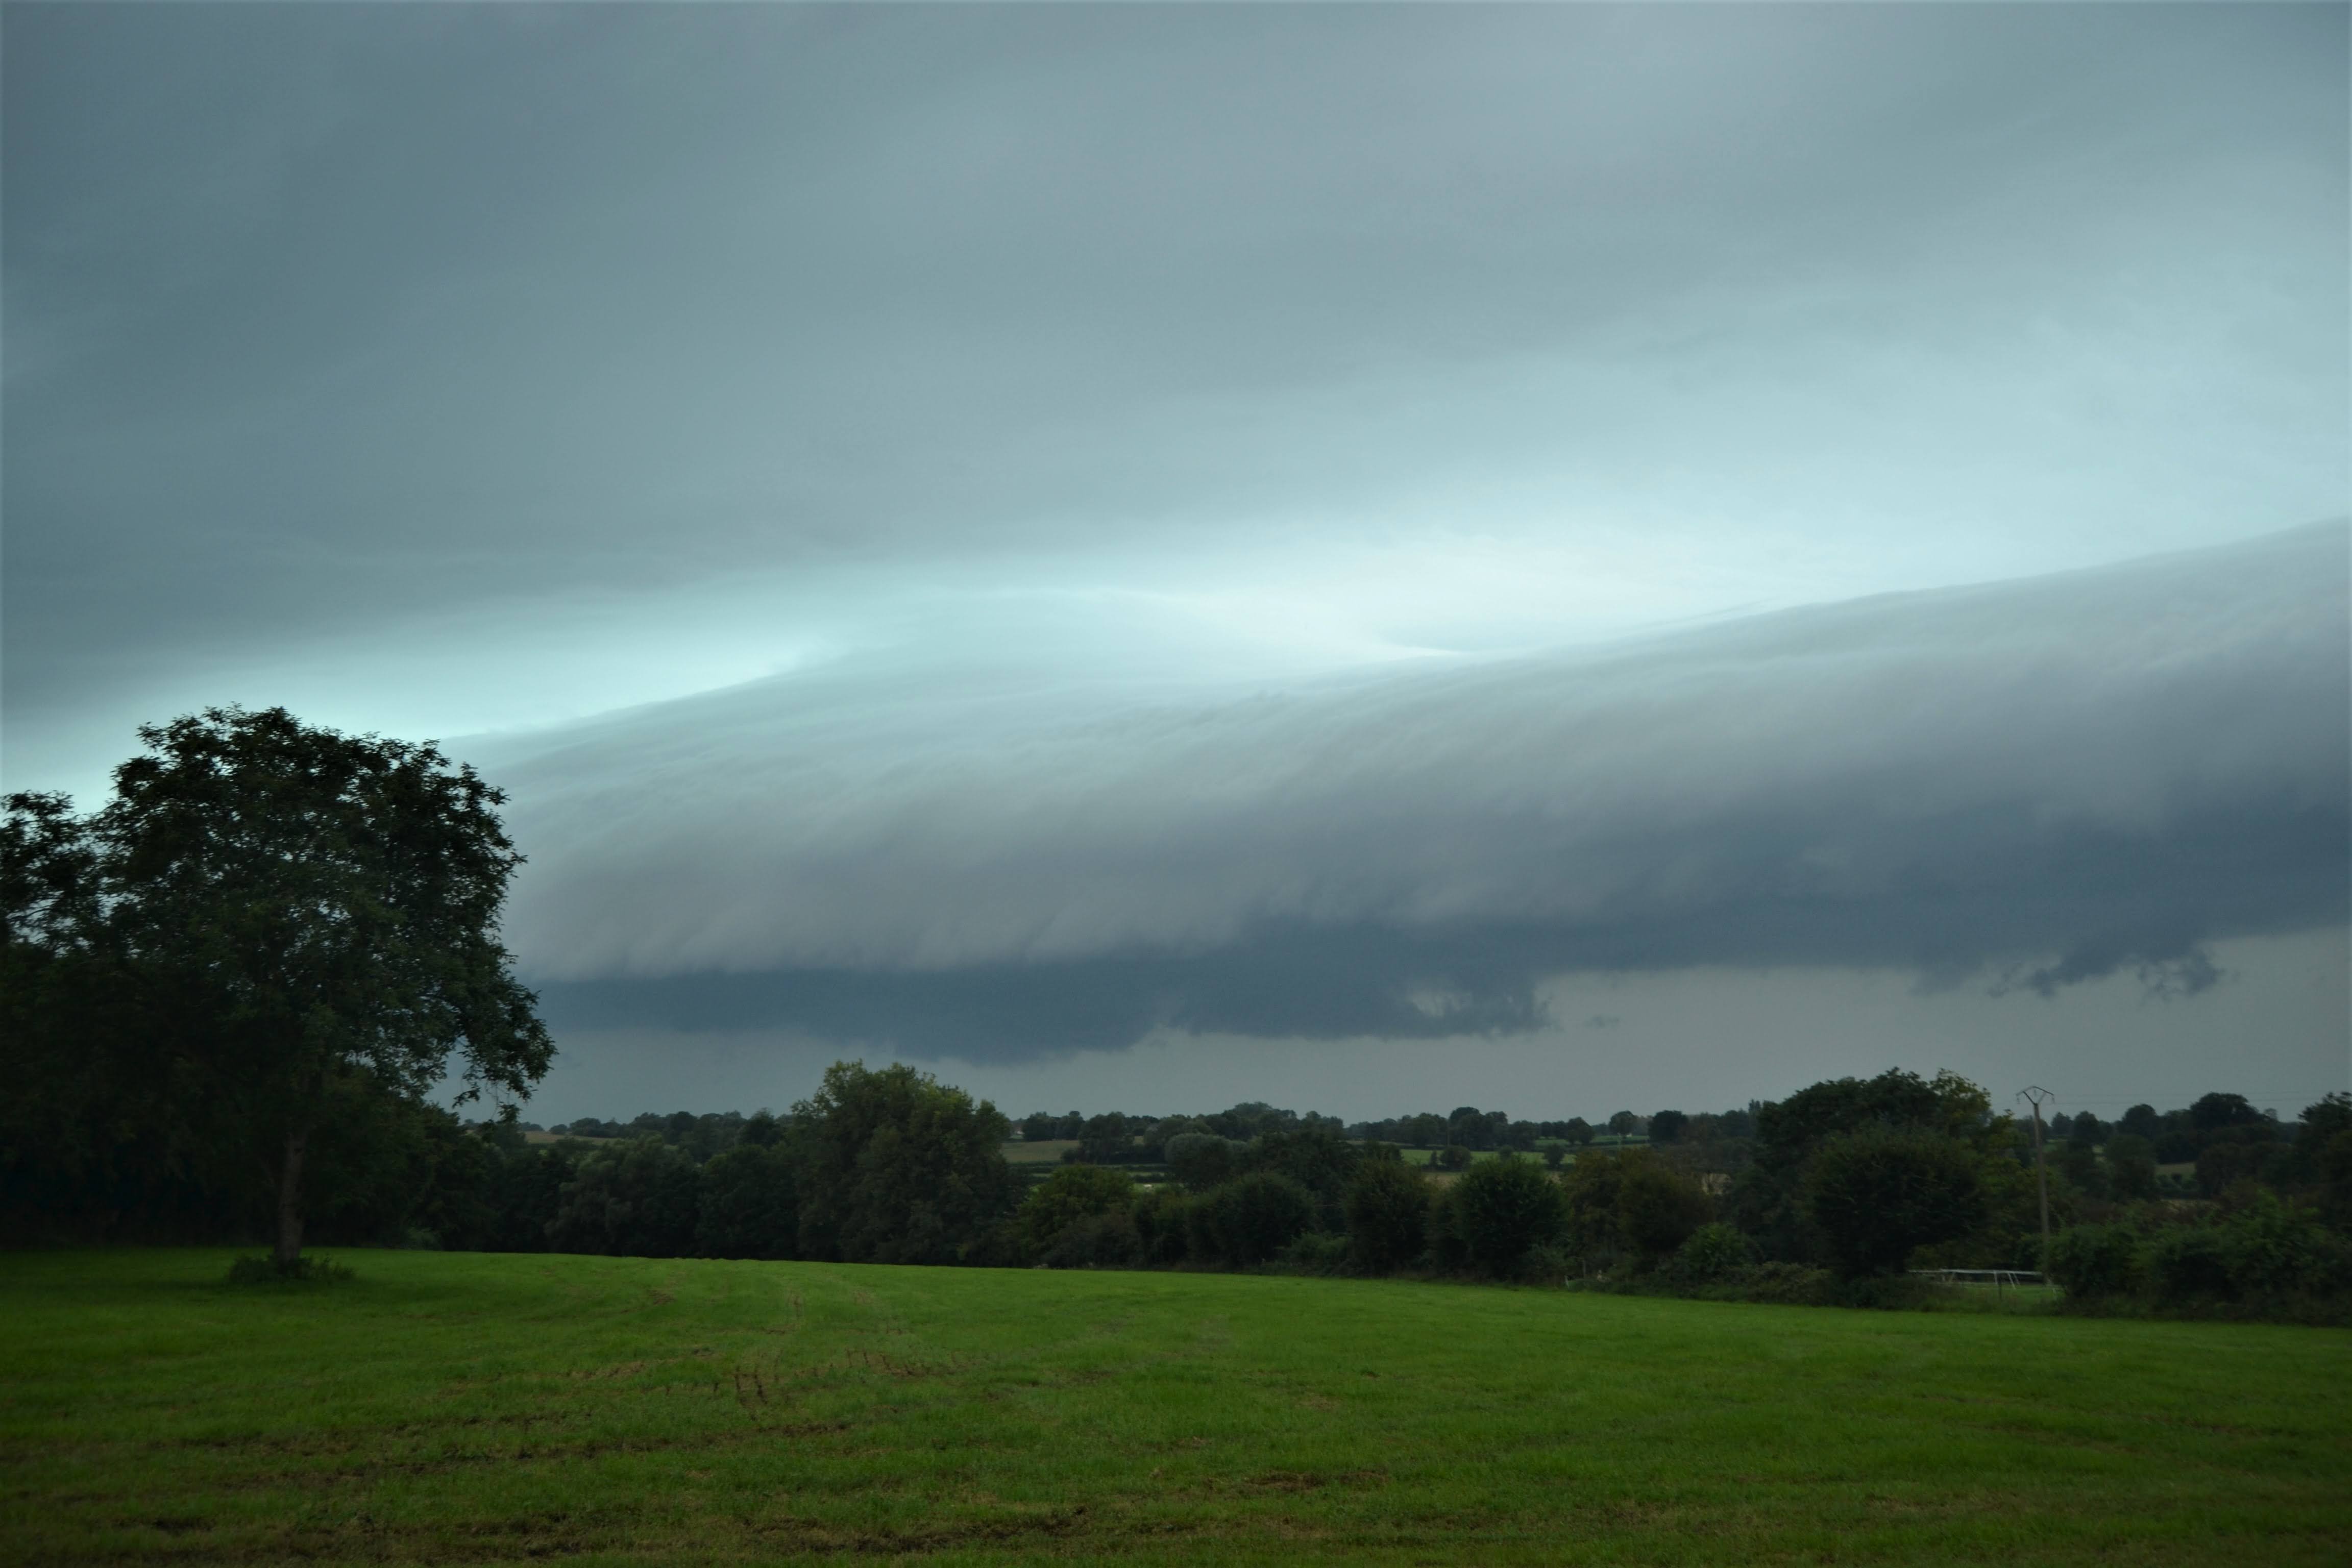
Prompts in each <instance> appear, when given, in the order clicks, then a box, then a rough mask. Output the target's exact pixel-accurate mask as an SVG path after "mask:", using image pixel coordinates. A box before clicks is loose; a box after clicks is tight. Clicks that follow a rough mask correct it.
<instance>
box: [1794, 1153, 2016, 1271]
mask: <svg viewBox="0 0 2352 1568" xmlns="http://www.w3.org/2000/svg"><path fill="white" fill-rule="evenodd" d="M1806 1196H1807V1200H1808V1205H1809V1208H1810V1211H1811V1216H1812V1219H1813V1222H1814V1224H1816V1225H1818V1226H1820V1227H1821V1229H1822V1235H1823V1237H1825V1238H1826V1240H1827V1242H1828V1245H1829V1252H1830V1258H1831V1259H1832V1261H1833V1262H1834V1263H1835V1264H1836V1265H1837V1267H1838V1269H1839V1271H1840V1272H1841V1273H1843V1274H1844V1275H1846V1276H1847V1277H1849V1278H1852V1277H1853V1276H1857V1275H1864V1274H1891V1273H1894V1272H1895V1271H1896V1270H1898V1269H1900V1268H1902V1267H1903V1265H1904V1263H1905V1261H1906V1259H1908V1258H1910V1256H1911V1254H1912V1252H1913V1251H1914V1250H1916V1248H1918V1247H1928V1246H1933V1245H1934V1244H1935V1243H1937V1242H1940V1241H1950V1240H1953V1239H1955V1238H1956V1237H1962V1236H1966V1235H1967V1234H1968V1233H1969V1231H1970V1230H1971V1229H1973V1228H1974V1227H1975V1226H1977V1224H1978V1223H1979V1221H1980V1220H1981V1219H1982V1218H1983V1217H1984V1208H1985V1205H1984V1194H1983V1190H1982V1187H1981V1184H1980V1183H1979V1180H1978V1175H1977V1163H1976V1159H1975V1156H1974V1155H1973V1154H1972V1153H1971V1152H1970V1151H1969V1149H1968V1148H1967V1147H1966V1146H1965V1145H1963V1144H1962V1143H1961V1142H1959V1141H1958V1140H1957V1139H1955V1138H1952V1137H1950V1136H1948V1135H1946V1134H1943V1133H1940V1132H1932V1131H1895V1130H1893V1129H1889V1128H1870V1129H1865V1130H1864V1131H1859V1132H1850V1133H1846V1134H1844V1135H1843V1136H1840V1137H1836V1138H1832V1139H1831V1140H1830V1141H1829V1142H1826V1143H1824V1144H1823V1145H1822V1148H1821V1150H1820V1152H1818V1153H1817V1154H1816V1155H1815V1157H1814V1160H1813V1164H1812V1170H1811V1176H1810V1178H1809V1181H1808V1184H1807V1194H1806Z"/></svg>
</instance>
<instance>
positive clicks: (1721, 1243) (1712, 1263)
mask: <svg viewBox="0 0 2352 1568" xmlns="http://www.w3.org/2000/svg"><path fill="white" fill-rule="evenodd" d="M1755 1261H1756V1244H1755V1243H1754V1242H1752V1241H1750V1240H1748V1237H1746V1235H1744V1234H1743V1233H1742V1232H1741V1231H1740V1230H1739V1228H1738V1226H1729V1225H1725V1224H1722V1223H1721V1222H1720V1221H1718V1222H1716V1223H1714V1224H1709V1225H1703V1226H1699V1227H1698V1228H1697V1229H1696V1230H1694V1231H1692V1232H1691V1233H1690V1235H1689V1236H1688V1237H1685V1238H1684V1241H1683V1244H1682V1246H1681V1247H1677V1248H1676V1249H1675V1256H1674V1260H1673V1261H1672V1262H1671V1263H1670V1264H1668V1265H1667V1268H1668V1271H1669V1272H1670V1273H1671V1274H1672V1275H1673V1276H1674V1278H1675V1279H1677V1280H1679V1281H1681V1282H1682V1283H1684V1284H1688V1285H1712V1284H1715V1283H1717V1282H1719V1281H1721V1280H1725V1279H1730V1278H1732V1277H1733V1276H1734V1275H1737V1274H1738V1272H1739V1271H1740V1270H1741V1269H1743V1268H1747V1267H1748V1266H1749V1265H1750V1264H1752V1263H1754V1262H1755Z"/></svg>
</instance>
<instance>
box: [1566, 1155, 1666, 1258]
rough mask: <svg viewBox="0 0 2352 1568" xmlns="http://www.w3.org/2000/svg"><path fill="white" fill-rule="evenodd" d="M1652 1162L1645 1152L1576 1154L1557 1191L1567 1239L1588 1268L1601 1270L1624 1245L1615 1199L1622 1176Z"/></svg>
mask: <svg viewBox="0 0 2352 1568" xmlns="http://www.w3.org/2000/svg"><path fill="white" fill-rule="evenodd" d="M1652 1158H1654V1156H1653V1155H1652V1154H1651V1153H1650V1152H1649V1151H1647V1150H1646V1149H1628V1150H1616V1151H1612V1152H1605V1153H1602V1152H1588V1153H1583V1154H1579V1155H1578V1156H1577V1157H1576V1163H1575V1164H1573V1165H1570V1167H1569V1168H1568V1174H1567V1176H1566V1177H1565V1178H1564V1179H1563V1183H1562V1185H1561V1188H1560V1196H1561V1201H1562V1203H1563V1204H1564V1205H1565V1207H1566V1212H1567V1220H1566V1229H1567V1235H1568V1238H1569V1240H1570V1243H1571V1244H1572V1245H1573V1246H1574V1247H1575V1248H1576V1250H1577V1251H1578V1252H1580V1254H1582V1255H1583V1257H1584V1258H1585V1260H1586V1262H1587V1263H1588V1264H1595V1265H1603V1266H1605V1265H1607V1264H1610V1263H1613V1262H1614V1261H1615V1260H1616V1258H1617V1253H1618V1250H1619V1248H1620V1247H1622V1246H1623V1244H1624V1241H1623V1235H1622V1231H1621V1230H1620V1228H1619V1216H1618V1209H1617V1199H1618V1195H1619V1194H1620V1193H1621V1192H1622V1190H1623V1188H1624V1184H1625V1173H1626V1172H1627V1171H1628V1170H1630V1169H1632V1168H1633V1166H1634V1165H1635V1164H1637V1163H1642V1162H1643V1161H1646V1160H1649V1159H1652Z"/></svg>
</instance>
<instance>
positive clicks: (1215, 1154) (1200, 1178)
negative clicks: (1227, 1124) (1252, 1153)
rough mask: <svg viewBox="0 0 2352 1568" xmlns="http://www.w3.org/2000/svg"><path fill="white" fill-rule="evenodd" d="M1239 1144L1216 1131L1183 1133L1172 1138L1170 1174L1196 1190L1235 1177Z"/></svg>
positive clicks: (1168, 1153) (1168, 1155) (1168, 1151)
mask: <svg viewBox="0 0 2352 1568" xmlns="http://www.w3.org/2000/svg"><path fill="white" fill-rule="evenodd" d="M1234 1149H1235V1145H1234V1143H1233V1142H1232V1141H1231V1140H1229V1139H1225V1138H1221V1137H1219V1136H1218V1135H1217V1134H1215V1133H1214V1132H1180V1133H1178V1134H1177V1135H1176V1136H1175V1137H1173V1138H1171V1139H1169V1140H1168V1142H1167V1144H1166V1146H1165V1157H1166V1159H1167V1162H1168V1173H1169V1174H1170V1175H1171V1176H1173V1177H1175V1178H1176V1179H1177V1180H1178V1181H1180V1182H1181V1183H1183V1184H1185V1185H1186V1186H1188V1187H1190V1188H1192V1190H1193V1191H1194V1192H1196V1193H1205V1192H1207V1191H1208V1190H1209V1189H1210V1188H1211V1187H1215V1186H1222V1185H1223V1184H1224V1183H1225V1182H1227V1181H1229V1180H1230V1179H1232V1176H1233V1173H1234Z"/></svg>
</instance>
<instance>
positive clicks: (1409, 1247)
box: [1348, 1160, 1429, 1274]
mask: <svg viewBox="0 0 2352 1568" xmlns="http://www.w3.org/2000/svg"><path fill="white" fill-rule="evenodd" d="M1428 1233H1429V1179H1428V1178H1427V1177H1425V1176H1423V1174H1422V1173H1421V1170H1420V1167H1418V1166H1415V1165H1408V1164H1406V1163H1404V1162H1403V1161H1402V1160H1366V1161H1365V1162H1364V1163H1362V1164H1360V1165H1359V1166H1358V1167H1357V1168H1356V1179H1355V1181H1354V1183H1353V1184H1350V1185H1349V1189H1348V1240H1349V1247H1350V1249H1351V1255H1352V1257H1353V1258H1354V1260H1355V1263H1356V1267H1358V1268H1361V1269H1363V1270H1364V1271H1366V1272H1367V1273H1370V1274H1388V1273H1392V1272H1394V1271H1395V1270H1396V1269H1399V1268H1404V1267H1405V1266H1406V1265H1407V1264H1409V1263H1411V1262H1412V1261H1413V1259H1415V1258H1419V1257H1420V1256H1421V1254H1422V1250H1423V1247H1426V1246H1427V1245H1428Z"/></svg>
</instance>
